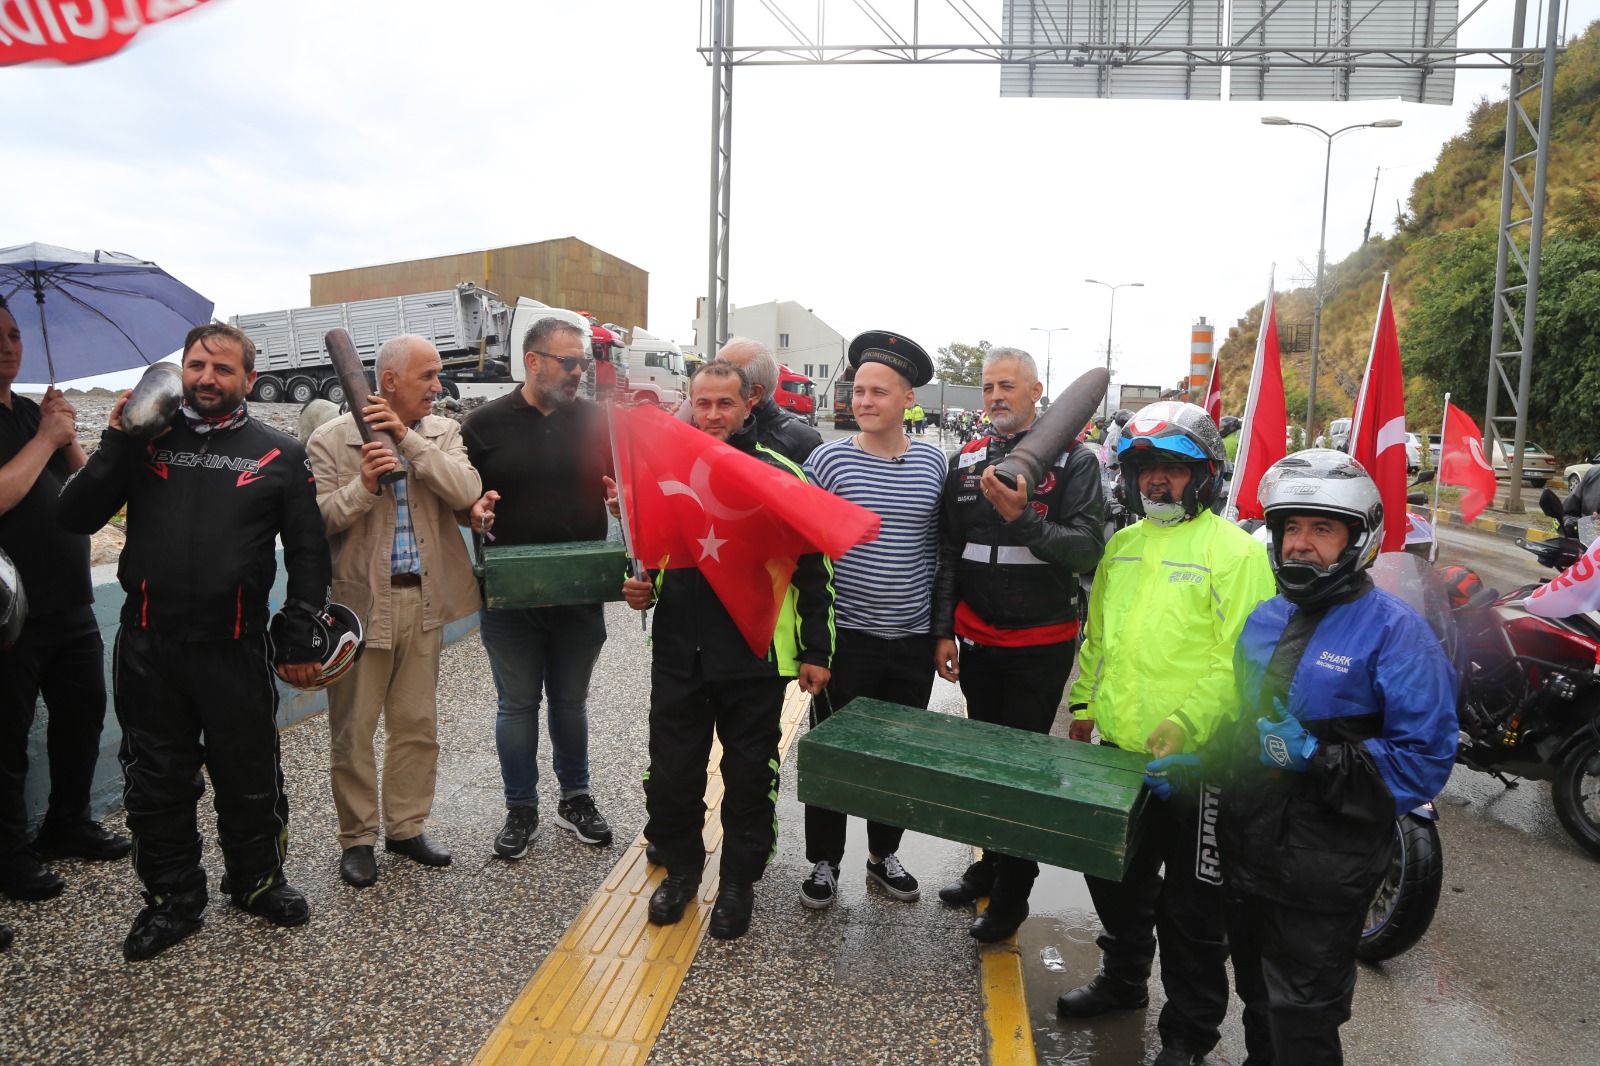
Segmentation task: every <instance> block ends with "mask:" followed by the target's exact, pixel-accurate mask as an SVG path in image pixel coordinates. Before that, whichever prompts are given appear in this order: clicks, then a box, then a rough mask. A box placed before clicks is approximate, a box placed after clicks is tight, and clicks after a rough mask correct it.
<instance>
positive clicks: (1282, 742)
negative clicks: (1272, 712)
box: [1256, 703, 1317, 773]
mask: <svg viewBox="0 0 1600 1066" xmlns="http://www.w3.org/2000/svg"><path fill="white" fill-rule="evenodd" d="M1278 710H1279V713H1282V711H1283V705H1282V704H1281V703H1280V704H1278ZM1256 732H1257V733H1259V734H1261V764H1262V765H1263V766H1270V767H1272V768H1273V769H1275V770H1294V771H1295V772H1297V773H1298V772H1300V771H1303V770H1304V769H1305V768H1306V762H1307V761H1308V760H1309V759H1310V758H1311V755H1312V753H1313V752H1315V751H1316V750H1317V738H1316V737H1314V736H1312V735H1311V734H1310V733H1308V732H1306V727H1305V726H1304V725H1302V724H1301V722H1300V719H1298V718H1295V717H1293V716H1292V715H1287V714H1285V715H1284V716H1283V717H1282V718H1281V719H1279V720H1278V721H1276V722H1274V721H1271V720H1270V719H1266V718H1258V719H1256Z"/></svg>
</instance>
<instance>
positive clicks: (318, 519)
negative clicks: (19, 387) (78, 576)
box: [60, 323, 331, 961]
mask: <svg viewBox="0 0 1600 1066" xmlns="http://www.w3.org/2000/svg"><path fill="white" fill-rule="evenodd" d="M254 382H255V345H253V344H252V343H251V342H250V338H249V337H247V336H245V334H244V333H243V332H241V331H240V330H238V329H235V328H234V327H232V326H225V325H222V324H220V323H215V324H211V325H205V326H197V327H195V328H194V329H193V330H190V332H189V336H188V338H187V340H186V341H185V343H184V354H183V396H184V403H183V407H182V408H181V409H180V413H179V415H178V417H176V418H175V419H174V420H173V422H172V424H171V425H170V426H168V427H167V428H166V429H163V430H162V431H161V432H160V433H159V434H157V435H156V437H155V439H153V440H150V441H149V442H145V441H142V440H139V439H137V438H135V437H134V436H133V435H131V434H130V433H128V432H126V431H125V430H124V428H123V425H122V409H123V407H124V405H126V403H127V398H128V394H127V393H124V394H123V396H122V398H121V399H120V400H118V401H117V404H116V406H115V407H113V408H112V410H111V419H110V426H109V428H107V429H106V431H105V433H104V434H103V435H102V436H101V438H100V447H99V449H98V450H97V451H96V452H95V453H94V455H92V456H91V457H90V458H89V461H88V464H87V465H85V466H84V467H83V468H82V469H81V470H79V471H78V472H77V473H76V474H75V475H74V476H73V477H72V479H71V480H70V481H68V482H67V484H66V487H65V488H63V489H62V491H61V500H60V522H61V526H62V528H63V529H65V530H67V531H68V532H71V533H80V534H87V533H92V532H94V531H95V530H97V529H99V528H100V527H101V526H103V525H105V523H106V522H107V521H108V520H109V519H110V518H111V516H112V515H114V514H116V513H117V511H118V510H120V509H121V508H122V507H123V506H124V505H126V506H127V534H128V540H127V545H126V546H125V547H124V548H123V551H122V558H121V561H120V562H119V564H118V567H117V577H118V579H119V580H120V582H121V583H122V588H123V591H124V592H126V593H127V600H126V601H125V602H124V603H123V607H122V627H121V629H120V631H119V632H118V635H117V643H116V653H115V656H116V657H115V666H114V669H115V671H116V675H115V676H116V694H115V702H116V710H117V720H118V721H119V722H120V723H121V725H122V750H121V753H120V754H121V759H122V769H123V773H124V775H125V776H126V778H127V786H126V791H125V793H124V799H125V802H126V806H127V811H128V828H129V829H130V830H132V832H133V838H134V844H135V849H134V870H135V872H137V873H138V875H139V879H140V880H141V881H142V882H144V886H145V893H144V898H145V903H146V906H145V907H144V909H143V910H141V911H140V912H139V915H138V917H137V918H135V919H134V923H133V928H132V929H131V930H130V931H129V933H128V936H127V939H126V941H125V942H124V943H123V954H124V956H125V957H126V958H127V959H128V960H129V961H136V960H139V959H148V958H151V957H153V956H155V955H158V954H160V953H161V952H163V951H165V950H166V949H167V948H169V947H171V946H172V945H174V944H176V943H177V942H178V941H180V940H182V939H183V938H184V937H186V936H188V935H190V934H191V933H193V932H195V931H196V930H197V929H199V928H200V924H201V920H202V915H203V913H204V911H205V906H206V900H207V893H206V875H205V870H204V869H202V868H201V865H200V853H201V841H200V833H199V829H198V824H197V819H196V811H195V806H196V804H197V803H198V801H199V799H200V797H201V795H202V794H203V792H204V787H205V786H204V781H203V778H202V777H201V775H200V770H201V767H202V766H204V767H205V769H206V770H207V771H209V773H210V775H211V782H212V786H213V787H214V788H215V789H216V800H215V804H216V809H217V836H218V838H219V840H220V841H221V844H222V854H223V860H224V864H225V866H226V870H227V873H226V875H225V876H224V877H223V879H222V890H223V891H224V892H226V893H228V894H229V896H230V898H231V900H232V902H233V905H234V906H236V907H239V908H241V909H243V910H246V911H249V912H250V913H251V914H255V915H259V916H260V917H262V918H265V919H266V920H267V921H269V922H271V923H272V924H274V925H283V926H293V925H301V924H303V923H304V922H305V921H307V920H308V919H309V918H310V916H311V908H310V906H309V905H308V904H307V903H306V900H305V897H304V896H302V895H301V894H300V893H299V892H298V891H297V890H296V889H294V888H292V887H290V886H289V884H288V882H287V881H286V880H285V879H284V875H283V858H284V854H285V851H286V849H287V846H288V825H289V801H288V798H287V796H285V794H284V791H283V770H282V767H281V765H280V763H279V760H278V730H277V721H276V719H277V711H278V688H277V684H276V681H275V679H274V676H273V673H274V671H273V665H272V664H273V662H274V659H276V661H277V662H279V663H281V664H283V665H280V666H278V667H277V671H276V672H277V676H279V677H282V678H283V679H284V680H285V681H288V682H289V683H290V684H293V685H299V686H306V685H310V684H311V683H313V681H314V680H315V678H316V677H317V674H318V671H319V667H320V664H319V663H318V662H316V653H315V651H314V650H313V641H312V632H313V625H314V622H313V617H312V611H314V610H320V609H321V607H322V605H323V604H324V603H326V602H327V596H328V582H329V578H330V573H331V565H330V563H329V559H328V542H327V540H326V539H324V536H323V531H322V515H321V512H319V511H318V509H317V494H316V485H315V483H314V482H313V480H312V476H311V467H310V464H309V463H308V462H307V461H306V454H305V451H304V449H302V448H301V446H300V444H299V442H298V441H296V440H295V439H294V438H293V437H290V436H289V435H287V434H285V433H280V432H279V431H277V430H275V429H272V428H270V427H268V426H265V425H262V424H261V423H260V422H257V421H255V420H254V419H252V418H251V417H250V413H249V409H248V406H247V405H246V404H245V399H244V398H245V395H246V394H247V393H248V392H249V391H250V387H251V386H252V385H253V384H254ZM280 536H281V537H282V539H283V554H284V562H285V564H286V566H287V568H288V571H289V585H288V596H287V603H288V606H286V607H285V608H284V610H283V615H284V625H283V630H282V633H283V635H284V636H285V637H286V642H287V644H288V647H286V648H278V649H277V650H276V655H275V654H274V650H273V648H272V647H271V644H270V642H269V640H268V638H267V613H268V610H267V597H268V594H269V593H270V591H271V589H272V582H273V577H274V575H275V574H276V572H277V565H276V559H275V554H274V553H275V541H276V540H277V538H279V537H280ZM311 605H314V606H311Z"/></svg>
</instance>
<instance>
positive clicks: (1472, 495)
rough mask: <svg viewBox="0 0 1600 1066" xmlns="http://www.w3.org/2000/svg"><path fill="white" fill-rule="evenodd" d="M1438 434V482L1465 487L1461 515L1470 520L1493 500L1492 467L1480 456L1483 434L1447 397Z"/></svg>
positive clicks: (1462, 495)
mask: <svg viewBox="0 0 1600 1066" xmlns="http://www.w3.org/2000/svg"><path fill="white" fill-rule="evenodd" d="M1440 437H1441V441H1440V445H1439V483H1440V484H1442V485H1459V486H1460V487H1461V488H1464V489H1466V490H1467V491H1466V492H1464V493H1462V494H1461V517H1462V518H1465V519H1466V520H1467V521H1468V522H1470V521H1472V520H1473V519H1474V518H1477V517H1478V515H1480V514H1481V513H1483V509H1484V508H1485V507H1487V506H1489V504H1490V503H1491V502H1492V501H1493V500H1494V494H1495V481H1494V467H1492V466H1490V465H1489V460H1488V459H1486V458H1484V455H1483V434H1482V433H1480V432H1479V431H1478V424H1477V423H1476V422H1474V421H1473V420H1472V419H1471V418H1469V417H1468V416H1467V413H1466V412H1465V411H1463V410H1462V409H1461V408H1459V407H1457V406H1456V405H1455V404H1453V403H1451V402H1450V400H1449V397H1448V396H1447V397H1446V398H1445V405H1444V425H1443V426H1442V427H1440Z"/></svg>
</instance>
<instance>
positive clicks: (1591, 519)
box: [1578, 514, 1600, 548]
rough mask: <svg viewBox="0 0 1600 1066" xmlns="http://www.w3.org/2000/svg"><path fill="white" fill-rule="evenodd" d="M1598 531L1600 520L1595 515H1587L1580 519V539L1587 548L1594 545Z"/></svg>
mask: <svg viewBox="0 0 1600 1066" xmlns="http://www.w3.org/2000/svg"><path fill="white" fill-rule="evenodd" d="M1597 529H1600V519H1596V518H1595V516H1594V515H1589V514H1586V515H1584V516H1583V517H1582V518H1580V519H1578V539H1579V540H1580V541H1582V542H1583V546H1584V547H1585V548H1587V547H1588V546H1589V545H1591V544H1593V543H1594V541H1595V534H1596V530H1597Z"/></svg>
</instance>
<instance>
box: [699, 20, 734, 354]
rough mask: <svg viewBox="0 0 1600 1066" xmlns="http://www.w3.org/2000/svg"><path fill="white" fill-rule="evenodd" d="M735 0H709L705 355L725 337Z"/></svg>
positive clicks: (726, 333) (731, 161) (726, 326)
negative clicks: (708, 198) (709, 188)
mask: <svg viewBox="0 0 1600 1066" xmlns="http://www.w3.org/2000/svg"><path fill="white" fill-rule="evenodd" d="M732 45H733V0H711V49H710V51H711V55H710V59H711V219H710V248H709V250H708V253H707V256H706V305H705V322H706V342H705V351H704V352H702V353H701V354H702V355H704V356H705V357H706V358H707V359H710V358H712V357H713V356H715V355H716V354H717V348H718V346H720V345H721V344H722V342H723V341H725V340H727V339H728V197H729V180H730V178H731V177H732V174H733V57H732V52H731V51H730V49H731V47H732Z"/></svg>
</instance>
